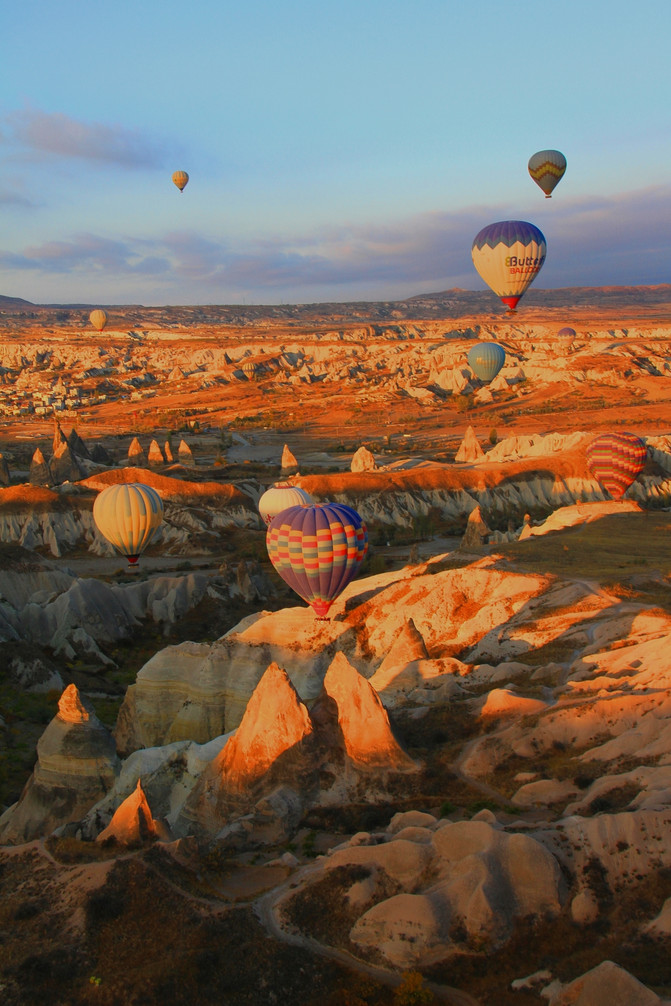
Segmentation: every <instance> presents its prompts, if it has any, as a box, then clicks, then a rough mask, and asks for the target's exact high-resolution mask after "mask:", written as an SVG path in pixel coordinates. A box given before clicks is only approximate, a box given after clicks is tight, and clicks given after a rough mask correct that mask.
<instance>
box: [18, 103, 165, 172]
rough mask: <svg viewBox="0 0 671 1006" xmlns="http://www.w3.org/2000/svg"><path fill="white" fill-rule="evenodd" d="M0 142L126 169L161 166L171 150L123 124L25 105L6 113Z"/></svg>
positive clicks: (38, 151)
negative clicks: (91, 119) (44, 110)
mask: <svg viewBox="0 0 671 1006" xmlns="http://www.w3.org/2000/svg"><path fill="white" fill-rule="evenodd" d="M4 123H5V126H6V132H5V135H4V136H3V135H2V134H1V133H0V142H5V143H7V142H11V141H13V142H14V143H15V144H18V145H19V146H21V147H22V148H24V149H25V150H28V151H32V152H34V153H39V154H50V155H52V156H54V157H61V158H70V159H72V158H74V159H79V160H84V161H88V162H90V163H94V164H114V165H117V166H121V167H124V168H160V167H163V166H164V165H165V163H166V161H167V157H168V149H167V147H166V145H165V144H161V143H159V142H157V141H156V140H153V139H152V138H151V137H148V136H146V135H145V134H143V133H141V132H139V131H137V130H133V129H126V128H125V127H124V126H120V125H111V126H110V125H105V124H104V123H100V122H81V121H79V120H77V119H73V118H71V117H70V116H68V115H64V114H63V113H61V112H42V111H39V110H38V109H33V108H30V107H28V108H24V109H22V110H21V111H17V112H12V113H10V114H9V115H7V116H5V119H4Z"/></svg>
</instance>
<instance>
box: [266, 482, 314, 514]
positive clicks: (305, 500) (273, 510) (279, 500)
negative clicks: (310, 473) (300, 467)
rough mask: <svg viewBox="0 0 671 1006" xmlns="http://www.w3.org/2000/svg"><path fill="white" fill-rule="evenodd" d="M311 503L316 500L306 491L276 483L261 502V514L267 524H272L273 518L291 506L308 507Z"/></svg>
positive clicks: (283, 483) (298, 487)
mask: <svg viewBox="0 0 671 1006" xmlns="http://www.w3.org/2000/svg"><path fill="white" fill-rule="evenodd" d="M310 503H314V500H313V498H312V496H311V495H310V493H309V492H306V491H305V489H301V488H300V486H292V485H291V483H290V482H276V483H275V485H274V486H270V488H269V489H266V491H265V492H264V494H263V496H262V497H261V499H260V500H259V513H260V514H261V517H262V518H263V520H264V521H265V523H266V524H270V522H271V520H272V519H273V517H277V515H278V513H281V512H282V511H283V510H287V509H288V508H289V507H290V506H308V505H309V504H310Z"/></svg>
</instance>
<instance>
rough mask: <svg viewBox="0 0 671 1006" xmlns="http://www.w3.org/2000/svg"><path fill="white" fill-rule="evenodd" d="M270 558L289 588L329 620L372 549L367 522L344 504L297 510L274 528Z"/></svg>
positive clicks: (272, 525)
mask: <svg viewBox="0 0 671 1006" xmlns="http://www.w3.org/2000/svg"><path fill="white" fill-rule="evenodd" d="M266 545H267V546H268V555H269V556H270V561H271V562H272V564H273V566H274V567H275V569H276V570H277V572H278V573H279V574H280V576H281V577H282V579H283V580H284V581H285V583H288V584H289V586H290V587H291V589H292V590H295V591H296V593H297V594H298V595H299V597H302V598H303V600H304V601H307V602H308V604H310V605H311V606H312V608H313V609H314V611H315V613H316V614H317V615H319V616H320V617H324V616H325V615H326V613H327V612H328V610H329V608H330V607H331V605H332V603H333V602H334V601H335V599H336V598H337V597H338V595H339V594H340V593H341V592H342V591H343V590H344V588H345V587H346V586H347V584H348V583H349V582H350V580H353V579H354V577H355V576H356V574H357V571H358V569H359V566H360V565H361V563H362V561H363V557H364V556H365V554H366V549H367V548H368V532H367V530H366V525H365V524H364V522H363V520H362V519H361V517H360V516H359V514H358V513H357V512H356V510H352V508H351V507H348V506H345V505H344V504H342V503H314V504H312V505H311V506H292V507H289V509H288V510H283V511H282V512H281V513H279V514H278V515H277V516H276V517H274V518H273V520H272V521H271V522H270V526H269V527H268V531H267V533H266Z"/></svg>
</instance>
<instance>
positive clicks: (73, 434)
mask: <svg viewBox="0 0 671 1006" xmlns="http://www.w3.org/2000/svg"><path fill="white" fill-rule="evenodd" d="M68 447H69V448H70V450H71V451H72V453H73V454H76V455H77V457H78V458H85V459H86V460H87V461H92V460H93V458H92V457H91V452H90V451H89V449H88V447H87V446H86V444H85V443H84V441H83V440H82V438H81V437H80V436H79V434H78V433H77V431H76V429H75V428H74V426H73V427H72V429H71V430H70V433H69V434H68Z"/></svg>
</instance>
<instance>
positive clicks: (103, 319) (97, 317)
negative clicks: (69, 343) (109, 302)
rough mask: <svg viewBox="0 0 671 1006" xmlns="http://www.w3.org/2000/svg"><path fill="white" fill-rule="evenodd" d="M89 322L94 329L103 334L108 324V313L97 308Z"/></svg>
mask: <svg viewBox="0 0 671 1006" xmlns="http://www.w3.org/2000/svg"><path fill="white" fill-rule="evenodd" d="M89 321H90V322H91V324H92V325H93V327H94V328H97V329H98V331H99V332H102V330H103V328H104V327H105V325H106V324H107V311H103V309H102V308H101V307H98V308H96V310H95V311H91V313H90V315H89Z"/></svg>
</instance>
